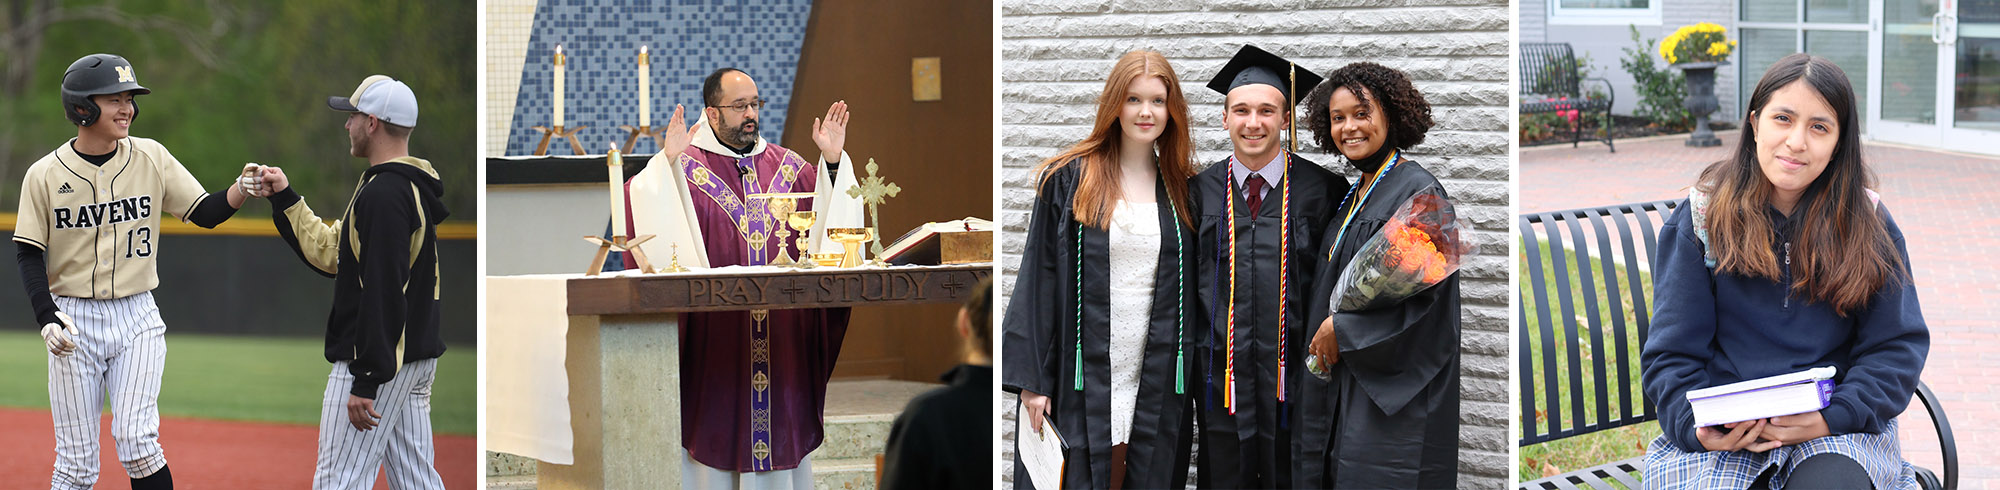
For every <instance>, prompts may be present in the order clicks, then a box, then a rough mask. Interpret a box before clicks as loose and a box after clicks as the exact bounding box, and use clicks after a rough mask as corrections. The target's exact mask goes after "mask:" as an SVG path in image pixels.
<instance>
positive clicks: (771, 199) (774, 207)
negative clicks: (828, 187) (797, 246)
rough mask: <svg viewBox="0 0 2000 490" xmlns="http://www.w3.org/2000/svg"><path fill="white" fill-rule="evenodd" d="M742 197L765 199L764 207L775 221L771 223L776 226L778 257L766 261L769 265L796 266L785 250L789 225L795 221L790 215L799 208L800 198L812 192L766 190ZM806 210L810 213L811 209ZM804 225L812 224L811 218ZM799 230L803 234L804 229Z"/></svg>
mask: <svg viewBox="0 0 2000 490" xmlns="http://www.w3.org/2000/svg"><path fill="white" fill-rule="evenodd" d="M744 197H747V198H750V199H765V200H766V201H765V203H764V205H765V209H769V210H770V211H771V218H773V220H774V221H775V223H773V224H774V227H775V228H777V229H776V230H774V231H775V232H776V233H777V234H778V257H777V258H774V259H771V261H770V262H768V263H769V264H770V265H775V266H779V267H797V266H798V265H799V263H798V261H795V260H792V254H790V253H786V250H788V249H789V248H790V246H791V236H792V233H791V228H790V227H792V226H795V225H794V223H796V221H794V218H793V217H792V215H793V214H794V213H793V210H796V209H798V208H799V200H800V199H806V198H810V197H813V193H811V192H766V193H761V194H751V195H748V196H744ZM807 212H808V213H810V212H811V211H807ZM806 225H807V227H811V225H812V221H811V218H808V221H806ZM800 232H801V233H800V234H801V235H803V234H804V230H800ZM801 243H803V242H801Z"/></svg>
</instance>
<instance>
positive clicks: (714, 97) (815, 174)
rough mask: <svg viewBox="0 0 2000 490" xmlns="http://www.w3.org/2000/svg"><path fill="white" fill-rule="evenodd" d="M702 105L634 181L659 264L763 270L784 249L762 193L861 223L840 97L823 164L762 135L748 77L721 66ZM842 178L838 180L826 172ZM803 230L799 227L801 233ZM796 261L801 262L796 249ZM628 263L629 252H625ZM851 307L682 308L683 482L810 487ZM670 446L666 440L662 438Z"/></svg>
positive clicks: (673, 125) (675, 122) (818, 228)
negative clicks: (796, 198)
mask: <svg viewBox="0 0 2000 490" xmlns="http://www.w3.org/2000/svg"><path fill="white" fill-rule="evenodd" d="M702 100H703V104H704V105H705V106H706V107H704V108H702V114H701V117H700V119H699V120H697V121H696V122H695V124H694V126H693V127H689V126H688V125H687V122H686V119H684V116H683V109H682V108H680V107H676V108H675V109H674V115H673V118H672V119H671V120H670V121H669V122H668V127H667V129H666V134H665V135H664V137H663V138H661V140H662V143H661V151H660V152H659V153H657V154H655V155H654V156H653V158H652V159H651V160H650V161H648V163H647V165H646V168H645V170H643V171H641V172H639V174H638V175H636V176H634V177H633V178H632V179H631V180H630V181H629V182H627V183H626V197H627V205H626V209H629V210H631V211H630V213H629V215H628V216H627V217H626V220H627V221H626V223H627V226H629V227H630V228H629V229H630V230H631V232H630V233H631V234H634V235H637V234H653V235H655V238H654V239H653V240H651V241H649V242H646V243H645V244H643V245H642V247H644V249H645V251H646V254H647V256H648V257H651V258H653V260H654V261H662V260H678V261H679V263H680V264H681V265H683V266H686V267H689V268H709V267H726V266H758V265H765V264H769V263H771V262H772V261H774V260H776V259H777V258H778V254H780V253H786V254H796V253H797V250H796V249H793V250H791V251H789V252H787V251H784V248H782V247H781V246H780V244H779V238H778V234H777V230H778V229H779V228H778V227H780V226H785V225H784V224H783V223H781V222H779V221H777V220H776V219H774V218H773V217H772V216H771V212H770V210H769V208H768V207H767V204H768V200H767V199H762V198H752V197H749V196H750V195H751V194H758V193H768V192H812V193H815V194H816V196H815V197H813V198H812V199H807V200H801V201H800V202H799V206H798V209H799V210H801V211H810V210H815V209H817V210H818V212H819V214H820V219H819V220H818V222H817V223H815V224H814V226H813V227H812V230H811V233H810V235H811V237H812V238H813V239H814V240H815V241H817V242H818V243H819V244H820V245H818V246H816V247H815V248H816V249H819V250H831V249H830V248H825V247H827V246H829V245H830V244H831V243H832V242H831V241H828V240H825V239H824V237H825V233H824V230H825V228H826V227H827V226H828V225H829V223H831V224H832V225H831V226H835V227H855V226H861V204H860V202H859V201H858V200H856V199H854V198H852V197H850V196H848V195H847V194H846V193H844V192H841V190H843V189H847V188H849V187H851V186H853V185H854V171H853V169H852V165H843V163H846V162H849V161H851V160H850V159H849V158H848V156H847V154H846V153H845V152H843V151H842V145H844V144H845V143H846V139H847V122H848V112H847V104H846V102H835V103H833V105H832V106H831V107H829V108H828V109H827V112H826V116H825V117H824V118H822V119H815V120H814V121H813V134H812V140H813V143H814V144H815V145H817V146H818V147H819V151H820V154H819V160H818V162H817V163H808V162H807V161H806V160H805V159H803V158H800V157H799V154H798V153H795V152H793V151H792V150H790V149H786V148H785V147H782V146H778V145H776V144H772V143H770V142H767V141H765V140H763V139H762V138H759V137H758V135H757V130H758V129H759V125H758V123H759V122H760V120H759V119H758V111H759V110H761V109H763V108H764V99H763V98H761V97H759V96H758V92H757V84H756V82H755V81H753V80H751V78H750V76H749V74H747V73H744V72H743V71H742V70H738V69H734V68H723V69H719V70H716V71H715V72H713V73H711V74H709V76H708V77H707V78H706V79H704V80H703V81H702ZM830 176H837V177H830ZM794 237H796V235H794ZM795 258H798V257H796V256H795ZM626 261H627V266H628V267H630V266H632V265H633V264H632V260H631V259H630V258H629V257H628V258H627V259H626ZM848 313H849V311H848V309H847V308H825V309H798V310H768V311H766V310H757V311H747V312H746V311H731V312H707V313H685V314H683V316H682V317H681V330H680V337H681V338H680V349H681V365H680V373H681V392H680V405H681V421H682V425H681V440H680V441H679V443H680V444H681V445H682V446H683V447H685V448H686V449H687V452H686V458H684V459H683V460H682V461H679V462H671V461H669V462H663V463H666V464H680V465H681V487H682V488H696V489H699V488H799V489H807V488H812V462H811V458H810V454H811V453H812V451H813V449H815V448H818V447H819V445H820V442H821V441H822V440H823V439H824V427H823V425H822V419H823V418H824V417H823V412H824V409H825V407H826V386H827V380H828V379H829V378H830V377H831V375H832V373H833V367H834V361H835V360H836V359H837V358H838V357H839V354H840V343H841V339H842V337H843V336H844V335H845V334H846V331H847V319H848ZM661 443H663V444H670V443H672V442H670V441H661Z"/></svg>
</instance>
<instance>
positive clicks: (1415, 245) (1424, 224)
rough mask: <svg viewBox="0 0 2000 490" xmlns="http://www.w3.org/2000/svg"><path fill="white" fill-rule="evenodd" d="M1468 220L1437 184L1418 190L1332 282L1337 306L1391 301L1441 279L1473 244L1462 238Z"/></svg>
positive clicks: (1350, 308)
mask: <svg viewBox="0 0 2000 490" xmlns="http://www.w3.org/2000/svg"><path fill="white" fill-rule="evenodd" d="M1468 226H1469V225H1468V224H1466V222H1465V220H1464V219H1462V218H1460V217H1459V216H1458V212H1457V211H1455V210H1454V209H1453V208H1452V204H1451V201H1450V200H1449V199H1446V198H1445V197H1444V190H1443V189H1439V188H1437V187H1431V188H1427V189H1424V190H1421V191H1418V192H1417V193H1416V194H1415V195H1412V196H1410V198H1409V200H1406V201H1403V205H1402V206H1400V207H1398V208H1396V214H1395V215H1394V216H1391V217H1390V218H1389V222H1388V223H1386V224H1383V225H1382V231H1381V232H1379V233H1376V234H1375V236H1374V237H1373V238H1370V239H1368V243H1365V244H1362V245H1361V250H1360V251H1359V252H1356V253H1355V254H1354V260H1351V261H1349V262H1348V263H1347V268H1346V269H1344V270H1342V271H1341V272H1340V281H1339V282H1337V283H1335V284H1334V288H1333V297H1332V298H1328V300H1329V301H1332V304H1333V308H1332V309H1333V311H1359V310H1367V309H1373V308H1380V307H1383V306H1388V305H1391V304H1394V303H1396V302H1399V301H1402V300H1404V299H1406V298H1409V297H1410V296H1414V295H1416V294H1417V293H1418V292H1421V291H1423V290H1425V289H1429V288H1430V287H1431V286H1435V285H1437V283H1439V282H1443V281H1444V279H1445V277H1447V276H1450V275H1451V274H1452V273H1453V272H1457V271H1458V263H1459V258H1460V257H1462V256H1464V255H1465V254H1466V253H1467V252H1469V251H1470V250H1471V247H1470V246H1469V245H1468V244H1467V243H1466V242H1465V241H1463V240H1461V239H1460V238H1459V231H1460V230H1464V229H1467V227H1468Z"/></svg>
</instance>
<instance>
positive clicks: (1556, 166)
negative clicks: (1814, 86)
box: [1515, 131, 2000, 490]
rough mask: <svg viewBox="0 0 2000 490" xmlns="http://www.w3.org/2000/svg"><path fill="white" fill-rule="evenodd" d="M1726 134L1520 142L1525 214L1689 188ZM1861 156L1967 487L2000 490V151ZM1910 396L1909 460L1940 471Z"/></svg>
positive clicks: (1719, 152)
mask: <svg viewBox="0 0 2000 490" xmlns="http://www.w3.org/2000/svg"><path fill="white" fill-rule="evenodd" d="M1721 136H1722V139H1723V141H1724V145H1723V146H1721V147H1717V148H1699V149H1697V148H1688V147H1686V146H1682V144H1681V141H1682V140H1681V138H1665V139H1648V140H1631V141H1620V142H1618V152H1617V153H1611V152H1609V151H1607V150H1606V149H1605V146H1604V145H1602V144H1596V145H1591V144H1585V145H1583V147H1582V148H1576V149H1572V148H1569V147H1567V146H1562V147H1547V148H1524V149H1522V151H1521V162H1520V167H1519V169H1520V170H1519V171H1518V173H1516V174H1515V178H1516V179H1517V181H1519V182H1520V186H1521V187H1520V189H1521V190H1520V194H1519V195H1518V196H1517V197H1516V202H1518V203H1520V204H1519V205H1520V208H1519V209H1518V211H1519V212H1522V213H1527V212H1539V211H1556V210H1563V209H1575V208H1584V207H1595V206H1602V205H1607V204H1618V203H1628V202H1639V201H1652V200H1659V199H1671V198H1676V197H1685V196H1686V195H1687V190H1686V187H1687V186H1688V185H1689V184H1691V183H1693V182H1694V179H1695V177H1696V174H1698V173H1699V172H1700V171H1701V169H1702V167H1704V166H1706V165H1707V164H1708V163H1709V162H1713V161H1716V160H1720V159H1722V158H1723V157H1725V156H1727V155H1728V154H1729V153H1730V152H1731V151H1732V149H1733V148H1734V146H1733V145H1734V144H1735V142H1736V138H1738V136H1737V134H1736V132H1734V131H1730V132H1724V133H1721ZM1994 144H1996V145H2000V140H1996V141H1995V143H1994ZM1865 155H1866V156H1867V159H1868V161H1869V163H1870V165H1871V166H1873V167H1874V169H1875V171H1876V174H1877V176H1878V178H1879V180H1880V183H1879V186H1878V189H1877V191H1878V192H1881V194H1882V202H1883V204H1884V205H1885V206H1887V207H1888V208H1889V210H1890V212H1891V213H1892V214H1893V215H1894V216H1895V218H1896V222H1897V224H1898V225H1900V226H1901V227H1902V229H1903V234H1904V236H1905V237H1906V239H1907V242H1908V245H1909V250H1910V260H1911V262H1912V264H1913V268H1914V269H1915V273H1916V278H1917V294H1918V296H1919V297H1920V298H1921V300H1922V303H1923V309H1924V318H1925V320H1927V321H1928V322H1929V324H1930V329H1931V352H1930V359H1929V361H1928V363H1927V364H1926V365H1925V367H1924V375H1923V379H1924V382H1925V383H1927V384H1929V385H1930V386H1931V389H1932V390H1933V391H1935V392H1937V394H1938V397H1939V398H1940V399H1942V400H1943V403H1944V407H1945V413H1946V414H1947V415H1949V416H1950V420H1951V423H1952V432H1953V435H1954V436H1955V438H1956V439H1957V446H1958V461H1959V465H1960V471H1961V472H1960V485H1959V488H1962V489H1970V490H1980V489H1988V490H2000V319H1996V313H2000V158H1994V157H1980V156H1968V155H1963V154H1955V153H1946V152H1939V151H1929V150H1920V149H1911V148H1905V147H1899V146H1889V145H1870V146H1869V147H1868V149H1867V150H1866V153H1865ZM1912 405H1913V407H1912V408H1911V409H1910V411H1909V412H1906V413H1905V414H1904V416H1903V434H1904V435H1903V439H1904V443H1903V447H1904V453H1905V457H1906V458H1907V459H1909V460H1910V461H1912V462H1915V463H1917V464H1918V465H1920V466H1925V467H1929V468H1931V469H1933V470H1939V469H1940V467H1939V465H1938V463H1937V462H1938V461H1939V455H1938V450H1937V443H1936V441H1937V439H1936V435H1935V433H1934V431H1933V430H1932V429H1931V428H1930V427H1928V424H1927V423H1925V422H1927V420H1928V418H1927V416H1925V415H1924V414H1923V408H1922V406H1921V404H1915V403H1913V404H1912ZM1940 476H1942V475H1940Z"/></svg>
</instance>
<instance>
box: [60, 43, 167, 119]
mask: <svg viewBox="0 0 2000 490" xmlns="http://www.w3.org/2000/svg"><path fill="white" fill-rule="evenodd" d="M125 92H133V95H145V94H150V93H153V91H152V90H148V89H146V87H141V86H139V78H138V76H137V75H134V74H133V73H132V63H131V62H129V61H125V58H124V57H122V56H118V55H115V54H102V53H100V54H93V55H90V56H85V57H82V58H79V59H77V60H76V62H75V63H70V64H69V69H68V70H64V71H63V81H62V100H63V114H67V115H69V122H71V123H74V124H76V125H78V126H89V125H91V124H92V123H95V122H97V117H98V116H100V115H102V114H100V113H99V112H98V110H97V104H96V103H94V102H91V101H90V96H92V95H104V94H117V93H125ZM132 118H133V119H138V118H139V106H138V104H133V106H132Z"/></svg>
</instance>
